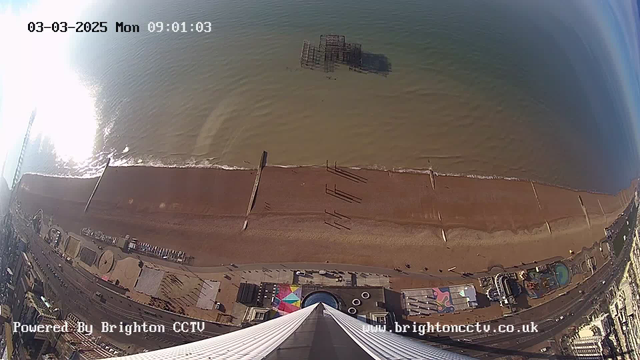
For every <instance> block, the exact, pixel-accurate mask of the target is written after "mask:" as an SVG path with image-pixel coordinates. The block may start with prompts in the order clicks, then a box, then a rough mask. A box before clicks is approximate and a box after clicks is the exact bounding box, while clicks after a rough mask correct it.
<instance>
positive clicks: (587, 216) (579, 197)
mask: <svg viewBox="0 0 640 360" xmlns="http://www.w3.org/2000/svg"><path fill="white" fill-rule="evenodd" d="M578 200H579V201H580V207H581V208H582V212H583V213H584V218H585V219H586V220H587V226H589V229H591V221H590V220H589V214H588V213H587V207H586V206H584V201H582V196H580V195H578Z"/></svg>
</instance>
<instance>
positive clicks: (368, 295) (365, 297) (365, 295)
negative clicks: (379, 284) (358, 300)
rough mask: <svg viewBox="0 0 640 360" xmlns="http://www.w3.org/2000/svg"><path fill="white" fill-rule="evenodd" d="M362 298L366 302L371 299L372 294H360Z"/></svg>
mask: <svg viewBox="0 0 640 360" xmlns="http://www.w3.org/2000/svg"><path fill="white" fill-rule="evenodd" d="M360 296H362V298H363V299H365V300H366V299H368V298H370V297H371V294H369V293H368V292H366V291H363V292H362V294H360Z"/></svg>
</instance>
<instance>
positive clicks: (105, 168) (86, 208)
mask: <svg viewBox="0 0 640 360" xmlns="http://www.w3.org/2000/svg"><path fill="white" fill-rule="evenodd" d="M110 162H111V158H107V165H105V166H104V170H102V174H100V177H99V178H98V182H97V183H96V187H94V188H93V192H92V193H91V196H89V200H88V201H87V205H86V206H85V207H84V212H85V213H86V212H87V211H88V210H89V205H91V200H93V196H94V195H95V194H96V191H98V186H100V181H102V177H103V176H104V173H106V172H107V169H108V168H109V163H110Z"/></svg>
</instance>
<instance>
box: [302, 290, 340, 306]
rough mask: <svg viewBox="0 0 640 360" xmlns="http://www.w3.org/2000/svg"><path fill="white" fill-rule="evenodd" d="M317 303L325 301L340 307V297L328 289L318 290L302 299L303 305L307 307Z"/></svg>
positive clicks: (327, 303)
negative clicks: (337, 297)
mask: <svg viewBox="0 0 640 360" xmlns="http://www.w3.org/2000/svg"><path fill="white" fill-rule="evenodd" d="M316 303H324V304H325V305H327V306H331V307H332V308H334V309H337V308H338V299H336V297H335V296H333V295H332V294H331V293H328V292H326V291H316V292H314V293H311V294H309V295H307V297H306V298H304V300H303V301H302V307H303V308H305V307H307V306H311V305H313V304H316Z"/></svg>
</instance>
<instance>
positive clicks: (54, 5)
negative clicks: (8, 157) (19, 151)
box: [0, 0, 96, 162]
mask: <svg viewBox="0 0 640 360" xmlns="http://www.w3.org/2000/svg"><path fill="white" fill-rule="evenodd" d="M88 3H89V2H88V1H63V2H60V1H45V0H43V1H39V2H37V3H34V4H32V5H30V6H26V7H24V8H21V9H16V8H10V7H6V8H0V24H2V25H0V26H1V27H2V29H1V30H3V31H2V33H3V34H12V36H5V39H3V42H4V44H3V45H2V46H3V48H4V49H3V50H6V51H3V53H4V55H3V57H2V58H0V79H1V89H2V94H1V96H2V97H1V98H0V100H1V101H2V107H1V113H0V116H1V117H2V122H1V127H2V128H1V130H2V131H0V138H1V142H2V143H3V144H9V143H12V142H15V141H16V140H15V139H20V140H19V141H21V139H22V136H21V133H22V132H23V131H24V129H25V128H26V124H27V123H28V120H29V114H30V113H31V110H33V108H37V111H38V112H37V116H36V120H35V122H34V124H33V128H32V133H31V134H32V135H31V136H32V138H33V137H35V136H38V135H39V134H41V135H43V136H44V137H48V138H49V139H50V140H51V142H52V143H53V145H54V147H55V151H56V155H57V156H58V157H59V158H60V159H62V160H73V161H76V162H84V161H86V160H88V159H89V158H90V157H91V155H92V153H93V143H94V137H95V133H96V112H95V105H94V103H95V100H94V96H93V92H92V89H91V88H90V87H88V86H86V84H85V83H83V81H82V79H81V78H80V76H79V75H78V74H77V73H75V72H74V71H72V70H71V66H70V64H69V40H70V36H73V35H74V34H73V33H72V32H68V33H60V32H59V33H54V32H52V31H48V32H42V33H35V32H34V33H31V32H29V31H28V30H27V25H28V23H29V22H30V21H42V22H43V23H50V22H52V21H60V19H65V21H67V22H69V23H71V22H73V21H74V20H75V18H76V17H78V16H79V15H80V14H81V13H82V11H83V9H85V8H86V7H87V5H88ZM5 27H7V29H5ZM3 146H5V148H4V149H0V150H1V151H2V152H0V155H3V154H4V153H5V152H6V151H7V149H8V146H9V145H3Z"/></svg>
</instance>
